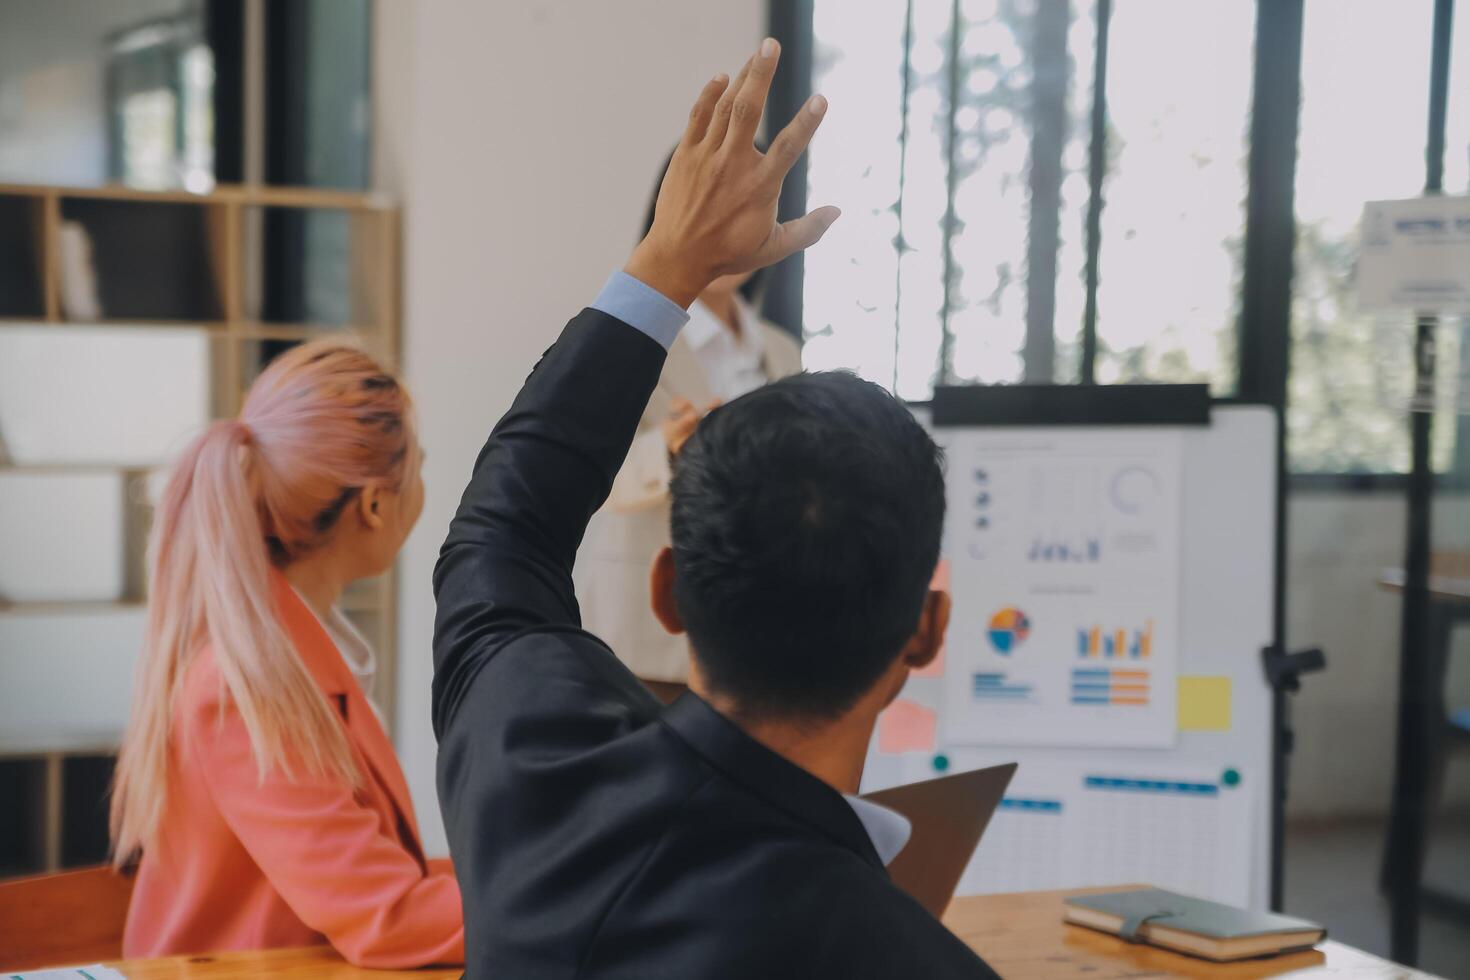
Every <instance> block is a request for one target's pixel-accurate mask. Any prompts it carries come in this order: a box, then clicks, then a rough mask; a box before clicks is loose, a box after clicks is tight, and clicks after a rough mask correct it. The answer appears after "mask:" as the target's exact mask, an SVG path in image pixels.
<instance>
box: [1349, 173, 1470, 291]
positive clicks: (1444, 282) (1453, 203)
mask: <svg viewBox="0 0 1470 980" xmlns="http://www.w3.org/2000/svg"><path fill="white" fill-rule="evenodd" d="M1357 280H1358V304H1359V305H1360V306H1361V307H1362V308H1363V309H1365V310H1401V311H1410V312H1419V313H1470V197H1449V196H1435V197H1416V198H1410V199H1409V200H1404V201H1369V202H1368V203H1367V204H1365V205H1364V206H1363V225H1362V235H1361V249H1360V253H1359V256H1358V267H1357Z"/></svg>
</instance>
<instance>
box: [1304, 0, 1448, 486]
mask: <svg viewBox="0 0 1470 980" xmlns="http://www.w3.org/2000/svg"><path fill="white" fill-rule="evenodd" d="M1432 21H1433V5H1432V4H1429V3H1408V4H1382V3H1376V2H1374V0H1306V5H1305V13H1304V22H1303V27H1302V103H1301V131H1300V135H1299V138H1298V154H1297V172H1296V218H1297V244H1296V256H1295V262H1294V265H1295V269H1294V274H1293V285H1292V294H1293V295H1292V311H1291V312H1292V317H1291V318H1292V355H1291V379H1290V402H1289V404H1290V410H1289V412H1288V415H1287V423H1288V427H1289V432H1288V447H1289V452H1290V454H1291V460H1290V464H1291V468H1292V469H1293V470H1294V471H1296V472H1390V473H1402V472H1405V471H1407V469H1408V467H1409V433H1408V425H1407V421H1406V413H1407V406H1408V402H1409V395H1410V391H1411V388H1412V386H1413V373H1414V368H1413V362H1412V347H1413V330H1414V324H1413V319H1412V317H1408V316H1381V315H1374V314H1367V313H1360V312H1358V310H1357V299H1356V293H1355V288H1356V287H1355V284H1354V280H1353V267H1354V263H1355V261H1356V255H1357V248H1358V222H1359V220H1360V218H1361V217H1362V212H1363V203H1364V202H1365V201H1370V200H1384V199H1390V198H1405V197H1414V196H1415V195H1417V194H1419V193H1420V192H1421V191H1422V190H1423V187H1424V177H1425V171H1424V166H1425V159H1424V148H1425V142H1426V130H1425V119H1426V114H1427V109H1428V105H1429V62H1430V44H1431V40H1432V33H1433V23H1432ZM1457 28H1458V29H1457V30H1456V31H1455V37H1454V41H1453V46H1454V47H1453V52H1452V55H1451V69H1450V77H1451V88H1450V105H1449V121H1448V126H1447V136H1448V139H1447V141H1446V154H1445V181H1444V185H1445V192H1446V193H1450V194H1463V193H1465V192H1466V190H1467V189H1470V118H1467V116H1470V98H1467V97H1466V95H1465V94H1464V93H1463V92H1461V91H1460V89H1463V88H1464V81H1463V78H1460V79H1459V81H1458V82H1457V81H1456V79H1457V78H1458V77H1459V76H1457V74H1456V72H1457V69H1458V72H1459V75H1460V76H1462V75H1463V73H1464V72H1466V71H1470V29H1467V28H1466V27H1465V25H1464V23H1463V20H1462V22H1461V23H1460V24H1459V25H1457ZM1368 65H1395V66H1408V68H1407V70H1391V71H1390V70H1378V71H1375V70H1365V66H1368ZM1365 134H1371V137H1367V138H1365ZM1346 162H1350V163H1351V165H1350V166H1347V165H1345V163H1346ZM1459 341H1460V327H1459V324H1458V322H1452V321H1445V322H1442V323H1441V326H1440V333H1439V361H1438V366H1439V371H1440V378H1439V384H1438V388H1439V390H1440V391H1441V392H1445V393H1448V396H1449V398H1450V399H1451V400H1453V397H1454V392H1455V389H1456V381H1457V376H1458V374H1459V371H1460V365H1459V360H1460V354H1459V348H1460V343H1459ZM1454 434H1455V433H1454V426H1453V425H1450V424H1445V423H1440V422H1437V424H1436V426H1435V443H1436V445H1435V461H1436V464H1437V466H1438V467H1439V468H1441V469H1443V468H1444V467H1445V466H1447V465H1448V464H1449V460H1450V457H1451V455H1452V452H1453V448H1454Z"/></svg>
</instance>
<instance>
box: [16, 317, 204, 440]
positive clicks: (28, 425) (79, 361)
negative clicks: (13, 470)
mask: <svg viewBox="0 0 1470 980" xmlns="http://www.w3.org/2000/svg"><path fill="white" fill-rule="evenodd" d="M209 389H210V357H209V336H208V334H207V333H206V332H205V331H203V330H198V329H189V328H187V327H69V326H55V325H45V326H42V325H37V326H34V327H30V326H11V327H6V328H5V329H4V330H0V446H4V448H5V451H6V452H7V453H8V454H9V457H10V462H12V463H18V464H78V463H81V464H87V463H106V464H116V465H121V466H149V465H157V464H158V463H160V462H164V461H166V460H169V459H171V458H172V457H173V456H174V455H176V454H177V453H178V452H179V451H180V450H181V449H183V447H184V444H185V442H186V441H187V440H188V439H189V438H190V437H192V436H193V435H195V434H197V433H198V432H199V431H201V430H202V429H203V428H204V426H205V425H206V424H208V422H209V408H210V400H209Z"/></svg>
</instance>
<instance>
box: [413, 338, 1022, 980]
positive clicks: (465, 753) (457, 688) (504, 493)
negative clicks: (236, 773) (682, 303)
mask: <svg viewBox="0 0 1470 980" xmlns="http://www.w3.org/2000/svg"><path fill="white" fill-rule="evenodd" d="M663 360H664V351H663V348H662V347H660V346H659V345H658V344H657V343H656V342H655V341H653V340H652V339H650V338H649V337H647V336H646V335H644V334H643V333H641V332H639V331H638V330H636V329H634V328H633V327H630V326H628V325H627V324H625V323H623V322H621V321H619V320H617V319H615V318H613V317H611V316H608V315H606V314H604V313H600V312H597V311H595V310H590V309H589V310H584V311H583V312H582V313H581V314H580V315H578V316H577V317H576V318H575V319H574V320H572V322H571V323H569V324H568V325H567V327H566V330H565V331H564V332H563V334H562V336H561V339H560V340H558V341H557V343H556V344H555V345H554V346H553V347H552V348H551V349H550V350H549V351H548V352H547V353H546V355H545V356H544V357H543V358H542V359H541V362H540V363H539V364H538V365H537V366H536V369H535V370H534V371H533V372H532V374H531V376H530V378H529V379H528V380H527V381H526V384H525V387H524V388H523V389H522V391H521V393H520V395H519V397H517V398H516V401H515V404H514V405H513V406H512V407H511V410H510V412H509V413H508V414H507V415H506V416H505V418H503V419H502V420H501V421H500V424H499V425H497V426H496V427H495V431H494V432H493V433H492V434H491V436H490V440H489V442H487V443H486V445H485V448H484V450H483V451H482V452H481V454H480V458H479V460H478V461H477V462H476V464H475V471H474V475H473V477H472V479H471V481H470V484H469V488H468V489H467V490H466V491H465V495H464V499H463V501H462V502H461V504H460V508H459V512H458V514H457V515H456V517H455V519H454V522H453V524H452V525H451V527H450V531H449V537H448V539H447V540H446V541H445V543H444V548H443V550H442V552H441V554H440V557H439V563H438V566H437V567H436V569H435V572H434V588H435V594H436V597H437V599H438V616H437V620H436V623H435V635H434V666H435V675H434V727H435V732H436V734H437V736H438V738H439V771H438V776H439V799H440V801H441V803H442V805H443V810H444V819H445V824H446V827H447V829H448V832H449V843H450V849H451V851H452V853H453V855H454V865H455V871H456V873H457V875H458V877H459V884H460V888H461V890H462V891H463V894H464V912H465V937H466V953H467V957H468V972H469V975H470V976H472V977H486V978H494V980H501V978H504V980H535V978H553V977H554V978H571V977H579V978H627V980H661V978H671V980H684V978H691V980H693V978H716V977H730V978H737V977H738V978H758V980H765V978H773V977H842V978H849V977H905V978H908V977H919V978H949V977H966V978H973V977H993V976H994V974H993V973H991V971H990V970H989V969H988V968H987V967H986V966H985V964H984V963H982V962H981V961H980V960H979V959H978V958H977V957H976V956H975V955H974V954H973V953H972V952H970V950H969V949H968V948H967V947H966V946H965V945H964V944H963V943H961V942H960V941H959V940H958V939H956V938H955V937H954V935H952V934H951V933H950V932H949V931H948V930H947V929H946V928H945V927H944V926H943V925H941V924H940V923H939V922H938V921H936V920H935V919H934V918H933V917H932V916H931V915H929V913H928V912H926V911H925V910H924V909H923V908H922V907H920V906H919V905H918V904H917V903H915V902H914V901H913V900H912V899H910V898H909V897H908V896H907V895H906V894H904V893H903V892H901V891H899V890H898V889H897V888H896V887H894V885H893V884H892V883H891V882H890V880H889V878H888V874H887V872H886V871H885V870H884V868H883V865H882V864H881V863H880V861H879V860H878V856H877V854H876V853H875V852H874V850H873V846H872V843H871V842H870V841H869V839H868V836H867V833H866V832H865V831H864V829H863V826H862V824H861V823H859V821H858V819H857V817H856V815H855V814H854V813H853V812H852V809H851V807H850V806H849V805H848V803H847V801H846V800H844V799H843V798H842V796H841V794H839V793H838V792H837V791H836V790H834V789H832V788H831V787H830V786H828V785H827V784H825V783H823V782H821V781H820V780H818V779H816V778H815V777H814V776H812V775H810V774H809V773H807V772H806V771H805V770H802V769H800V768H798V767H796V766H794V765H792V764H791V763H789V762H787V761H786V760H784V759H782V758H781V757H780V756H778V755H776V754H775V753H773V752H771V751H769V750H768V749H766V748H765V747H764V746H762V745H760V744H759V743H758V742H756V741H755V740H753V739H751V738H750V737H748V736H747V735H745V734H744V733H743V732H741V731H740V730H739V729H738V728H736V727H735V726H734V725H733V724H731V723H730V722H728V721H727V720H725V718H724V717H722V716H721V715H720V714H718V713H717V712H716V711H714V709H712V708H711V707H710V706H709V705H708V704H706V703H705V702H704V701H702V700H700V699H699V698H698V697H696V696H694V695H692V694H689V695H685V696H684V697H683V698H681V699H680V700H679V701H677V702H675V703H674V704H673V705H671V706H669V707H668V708H664V707H663V706H662V705H660V704H659V702H658V701H657V700H655V699H654V698H653V696H652V695H650V694H649V693H648V691H647V690H646V689H645V688H644V687H643V685H642V684H640V683H639V682H638V680H637V679H636V678H634V677H633V675H632V674H631V673H629V672H628V670H627V668H625V667H624V666H623V665H622V664H621V663H620V662H619V661H618V659H617V658H616V657H615V656H614V655H613V654H612V652H611V651H610V650H609V649H608V648H607V646H606V645H605V644H603V643H602V642H601V641H600V640H598V639H597V637H595V636H592V635H591V634H589V633H587V632H585V631H583V630H582V629H581V627H580V620H579V616H578V611H577V603H576V599H575V597H574V596H573V592H572V577H571V573H572V563H573V560H574V559H575V557H576V553H577V546H578V544H579V542H580V541H581V538H582V534H583V531H584V530H585V528H586V526H587V521H588V519H589V518H590V517H591V516H592V514H593V513H594V512H595V511H596V510H597V509H598V507H599V506H600V505H601V504H602V502H603V500H604V498H605V497H606V496H607V493H608V489H609V487H610V486H611V483H612V479H613V477H614V475H615V474H616V473H617V472H618V468H619V467H620V466H621V464H622V462H623V457H624V455H625V454H626V453H627V451H628V446H629V444H630V442H631V440H632V438H633V435H634V430H635V429H636V427H637V425H638V419H639V416H640V415H641V414H642V412H643V408H644V405H645V404H646V403H647V401H648V398H649V395H650V393H651V392H652V391H653V388H654V385H655V384H656V383H657V381H658V377H659V370H660V368H661V366H662V364H663Z"/></svg>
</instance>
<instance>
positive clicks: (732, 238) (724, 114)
mask: <svg viewBox="0 0 1470 980" xmlns="http://www.w3.org/2000/svg"><path fill="white" fill-rule="evenodd" d="M780 57H781V47H780V45H778V44H777V43H776V41H775V39H773V38H766V39H765V40H764V41H763V42H761V46H760V50H758V51H757V52H756V53H755V54H754V55H752V56H751V58H750V60H748V61H747V62H746V63H745V66H744V67H743V68H741V69H740V73H739V74H738V75H736V76H735V81H734V82H733V83H730V82H729V81H728V79H727V78H726V76H724V75H716V76H715V77H714V78H713V79H711V80H710V81H709V83H708V84H706V85H705V87H704V91H703V92H701V93H700V94H699V99H698V101H696V102H695V104H694V109H693V110H692V111H691V112H690V113H689V125H688V126H687V127H686V128H685V130H684V136H683V138H682V139H681V140H680V141H679V146H678V149H676V150H675V151H674V157H673V160H672V161H671V162H670V163H669V170H668V173H667V174H666V175H665V176H664V182H663V186H662V187H660V188H659V192H658V203H657V205H656V206H655V210H654V218H653V227H652V228H651V229H649V232H648V236H647V237H646V238H644V239H643V241H642V242H641V243H640V244H639V245H638V247H637V248H636V249H634V251H633V256H632V258H630V259H629V260H628V264H627V266H626V267H625V271H627V273H628V274H629V275H631V276H633V277H635V278H637V279H640V280H642V281H643V282H645V283H647V284H648V285H650V286H652V287H653V288H655V289H657V290H658V291H659V292H661V293H663V294H664V295H665V296H667V297H669V298H670V299H672V300H673V301H674V302H676V303H678V304H679V305H680V306H688V305H689V304H690V303H692V302H694V300H695V298H696V297H698V296H699V294H700V293H701V292H703V291H704V288H705V287H706V286H708V285H709V284H710V283H711V282H713V281H714V280H715V279H716V278H717V277H719V276H722V275H727V274H731V273H739V272H749V271H751V270H753V269H759V268H762V267H763V266H767V265H771V264H772V263H774V262H779V261H780V260H782V259H784V258H785V257H786V256H788V255H790V254H791V253H793V252H797V251H800V250H801V249H804V248H806V247H807V246H809V245H812V244H815V243H816V241H817V240H818V239H820V238H821V237H822V235H823V234H824V233H825V232H826V231H827V229H828V228H829V227H830V226H831V224H832V222H834V221H836V220H837V215H838V211H837V209H836V208H834V207H823V208H817V209H816V210H815V211H812V212H811V213H810V214H806V215H803V216H802V217H800V218H796V219H794V220H792V221H787V222H785V223H778V222H777V221H776V204H777V201H778V199H779V198H780V195H781V182H782V180H784V179H785V177H786V174H787V172H788V171H790V170H791V167H792V165H793V164H795V163H796V161H797V158H798V157H800V156H801V154H802V152H803V151H804V150H805V149H806V146H807V144H808V143H809V142H811V138H812V134H813V133H815V132H816V131H817V127H818V126H819V125H821V123H822V116H823V115H825V114H826V111H827V100H826V99H824V98H822V97H821V96H820V95H814V96H812V97H811V98H810V99H808V100H807V103H806V105H804V106H803V107H802V108H801V109H800V110H799V111H798V112H797V113H796V118H794V119H792V120H791V121H790V122H789V123H787V125H786V128H785V129H783V130H781V133H780V135H778V136H777V137H776V138H775V139H774V140H772V141H771V148H770V150H768V151H767V152H765V153H761V152H760V151H759V150H757V149H756V147H755V134H756V130H757V129H759V128H760V121H761V116H762V114H763V113H764V112H765V108H766V95H767V93H769V91H770V88H771V76H772V75H773V74H774V73H775V71H776V63H777V62H778V61H779V60H780Z"/></svg>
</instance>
